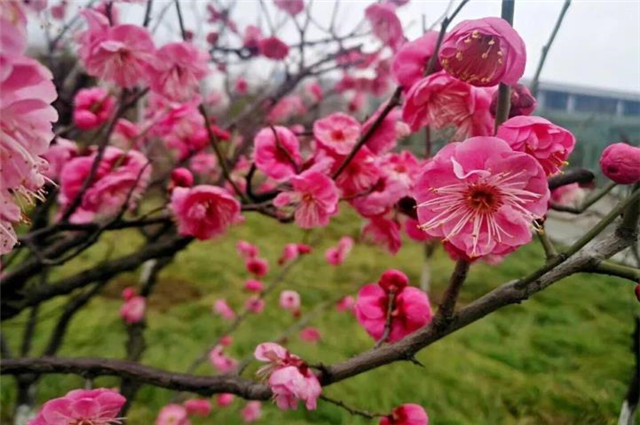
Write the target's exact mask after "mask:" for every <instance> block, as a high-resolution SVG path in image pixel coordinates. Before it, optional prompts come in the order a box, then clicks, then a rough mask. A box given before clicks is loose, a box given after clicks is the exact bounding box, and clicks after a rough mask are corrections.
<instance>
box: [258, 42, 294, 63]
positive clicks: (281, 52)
mask: <svg viewBox="0 0 640 425" xmlns="http://www.w3.org/2000/svg"><path fill="white" fill-rule="evenodd" d="M258 45H259V49H260V53H262V55H264V56H265V57H267V58H269V59H274V60H282V59H284V58H286V57H287V55H288V54H289V46H287V45H286V43H285V42H284V41H282V40H280V39H279V38H277V37H268V38H263V39H262V40H260V41H259V43H258Z"/></svg>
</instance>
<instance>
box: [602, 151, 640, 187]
mask: <svg viewBox="0 0 640 425" xmlns="http://www.w3.org/2000/svg"><path fill="white" fill-rule="evenodd" d="M600 168H601V169H602V172H603V173H604V175H605V176H607V177H608V178H610V179H611V180H613V181H614V182H616V183H619V184H634V183H637V182H639V181H640V148H637V147H634V146H631V145H628V144H626V143H614V144H613V145H610V146H607V148H606V149H605V150H604V151H603V152H602V156H601V157H600Z"/></svg>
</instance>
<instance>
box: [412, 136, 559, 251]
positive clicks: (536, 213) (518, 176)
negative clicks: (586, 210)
mask: <svg viewBox="0 0 640 425" xmlns="http://www.w3.org/2000/svg"><path fill="white" fill-rule="evenodd" d="M414 195H415V199H416V201H417V204H418V221H419V222H420V227H421V228H422V229H423V230H424V231H425V232H426V233H427V234H429V235H430V236H432V237H435V238H440V239H443V240H444V241H445V242H446V246H447V247H450V248H451V249H453V250H455V251H458V252H459V253H460V255H461V256H463V258H466V259H468V260H473V259H476V258H478V257H483V256H486V255H500V256H503V255H506V254H508V253H510V252H512V251H514V250H515V249H517V248H518V247H519V246H521V245H524V244H526V243H527V242H529V241H530V240H531V226H532V222H533V221H534V220H536V219H538V218H541V217H543V216H544V214H545V213H546V212H547V207H548V205H547V204H548V201H549V188H548V184H547V180H546V175H545V172H544V170H543V169H542V167H541V166H540V164H539V163H538V162H537V161H536V160H535V159H534V158H533V157H531V156H530V155H527V154H525V153H522V152H516V151H513V150H512V149H511V148H510V147H509V145H508V144H507V142H505V141H504V140H502V139H499V138H496V137H473V138H471V139H468V140H466V141H465V142H462V143H452V144H449V145H447V146H445V147H444V149H442V150H441V151H440V152H438V154H437V155H436V156H435V157H434V158H433V160H431V161H430V162H428V163H427V164H426V165H425V166H424V167H423V169H422V173H421V175H420V177H419V179H418V182H417V184H416V187H415V189H414Z"/></svg>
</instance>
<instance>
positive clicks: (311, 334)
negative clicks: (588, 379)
mask: <svg viewBox="0 0 640 425" xmlns="http://www.w3.org/2000/svg"><path fill="white" fill-rule="evenodd" d="M299 336H300V340H302V341H304V342H311V343H314V344H315V343H316V342H318V341H320V337H321V335H320V331H319V330H317V329H316V328H304V329H302V330H301V331H300V334H299Z"/></svg>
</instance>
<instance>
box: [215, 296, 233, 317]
mask: <svg viewBox="0 0 640 425" xmlns="http://www.w3.org/2000/svg"><path fill="white" fill-rule="evenodd" d="M213 312H214V313H216V314H218V315H220V316H222V317H223V318H224V319H227V320H232V319H235V317H236V313H235V312H234V311H233V309H232V308H231V307H230V306H229V304H227V301H225V300H216V301H215V302H214V303H213Z"/></svg>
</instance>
